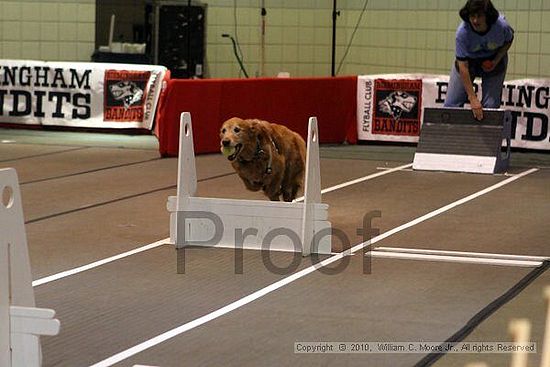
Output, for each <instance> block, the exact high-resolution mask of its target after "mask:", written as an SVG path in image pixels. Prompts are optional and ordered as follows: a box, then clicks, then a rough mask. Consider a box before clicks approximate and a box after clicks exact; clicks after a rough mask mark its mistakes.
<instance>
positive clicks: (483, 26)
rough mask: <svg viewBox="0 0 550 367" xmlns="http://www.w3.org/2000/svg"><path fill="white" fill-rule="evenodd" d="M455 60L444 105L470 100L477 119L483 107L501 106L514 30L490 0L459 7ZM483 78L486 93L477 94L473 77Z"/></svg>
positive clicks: (482, 83) (483, 87)
mask: <svg viewBox="0 0 550 367" xmlns="http://www.w3.org/2000/svg"><path fill="white" fill-rule="evenodd" d="M459 15H460V18H462V20H463V21H462V22H461V23H460V25H459V26H458V28H457V30H456V60H455V63H454V65H453V68H452V70H451V76H450V79H449V86H448V89H447V97H446V99H445V107H462V106H464V103H466V102H469V103H470V106H471V108H472V113H473V114H474V117H475V118H476V119H477V120H481V119H483V108H499V107H500V100H501V96H502V87H503V84H504V78H505V76H506V67H507V65H508V49H509V48H510V46H511V45H512V41H513V39H514V30H513V29H512V27H511V26H510V25H509V24H508V22H507V21H506V19H505V18H504V16H502V15H500V14H499V12H498V10H497V9H496V8H495V7H494V6H493V4H492V3H491V1H490V0H468V1H467V2H466V5H464V7H463V8H462V9H460V11H459ZM476 77H480V78H481V89H482V91H483V96H482V98H481V102H480V101H479V99H478V98H477V96H476V94H475V91H474V85H473V80H474V79H475V78H476Z"/></svg>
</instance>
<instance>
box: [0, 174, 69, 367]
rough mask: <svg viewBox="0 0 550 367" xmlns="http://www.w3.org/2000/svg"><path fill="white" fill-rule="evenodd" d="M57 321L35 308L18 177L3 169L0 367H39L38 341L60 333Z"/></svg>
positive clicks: (0, 198)
mask: <svg viewBox="0 0 550 367" xmlns="http://www.w3.org/2000/svg"><path fill="white" fill-rule="evenodd" d="M54 317H55V311H53V310H49V309H44V308H36V307H35V301H34V291H33V288H32V278H31V267H30V261H29V253H28V249H27V236H26V232H25V222H24V219H23V209H22V206H21V193H20V191H19V181H18V179H17V173H16V172H15V170H14V169H13V168H6V169H0V367H16V366H17V367H38V366H40V365H41V364H42V361H41V360H42V354H41V350H40V339H39V337H40V336H41V335H57V334H58V333H59V325H60V324H59V321H58V320H56V319H55V318H54Z"/></svg>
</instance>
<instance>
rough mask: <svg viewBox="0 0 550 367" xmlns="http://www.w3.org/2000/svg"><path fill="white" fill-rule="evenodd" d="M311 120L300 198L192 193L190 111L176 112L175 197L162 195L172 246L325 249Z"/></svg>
mask: <svg viewBox="0 0 550 367" xmlns="http://www.w3.org/2000/svg"><path fill="white" fill-rule="evenodd" d="M318 136H319V133H318V130H317V119H316V118H315V117H311V118H310V119H309V129H308V141H307V159H306V173H305V183H304V186H305V189H304V194H305V195H304V202H303V203H302V202H292V203H287V202H278V201H267V200H237V199H217V198H203V197H196V196H194V195H195V192H196V189H197V173H196V169H195V153H194V149H193V130H192V126H191V115H190V114H189V113H188V112H183V113H182V114H181V126H180V147H179V161H178V163H179V167H178V188H177V196H170V197H168V203H167V208H168V211H169V212H170V240H171V242H172V243H174V244H175V245H176V248H181V247H184V246H209V247H212V246H217V247H228V248H244V249H255V250H262V249H263V250H278V251H292V252H300V253H302V255H303V256H307V255H309V254H311V253H312V252H313V253H319V254H330V252H331V224H330V222H329V221H328V204H323V203H321V175H320V165H319V139H318Z"/></svg>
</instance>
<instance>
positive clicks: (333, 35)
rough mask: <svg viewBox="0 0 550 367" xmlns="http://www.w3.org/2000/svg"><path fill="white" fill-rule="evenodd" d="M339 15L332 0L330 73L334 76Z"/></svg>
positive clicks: (334, 0)
mask: <svg viewBox="0 0 550 367" xmlns="http://www.w3.org/2000/svg"><path fill="white" fill-rule="evenodd" d="M338 15H340V12H338V11H336V0H333V2H332V62H331V73H330V75H332V76H335V75H336V72H335V67H336V17H338Z"/></svg>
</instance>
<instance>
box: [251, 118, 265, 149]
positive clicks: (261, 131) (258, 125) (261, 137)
mask: <svg viewBox="0 0 550 367" xmlns="http://www.w3.org/2000/svg"><path fill="white" fill-rule="evenodd" d="M251 130H252V131H253V134H254V136H255V137H256V139H258V141H259V143H260V145H263V144H265V143H266V142H268V141H269V132H268V131H267V128H266V126H265V125H264V124H263V123H262V122H261V121H258V120H254V122H253V123H252V125H251Z"/></svg>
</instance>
